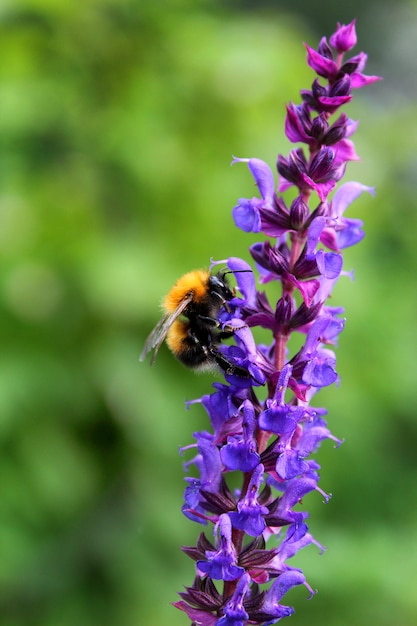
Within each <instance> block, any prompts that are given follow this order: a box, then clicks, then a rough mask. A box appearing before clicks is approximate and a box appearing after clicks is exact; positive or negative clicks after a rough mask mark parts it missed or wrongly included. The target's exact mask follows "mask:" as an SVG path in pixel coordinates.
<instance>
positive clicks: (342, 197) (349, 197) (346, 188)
mask: <svg viewBox="0 0 417 626" xmlns="http://www.w3.org/2000/svg"><path fill="white" fill-rule="evenodd" d="M364 191H367V192H368V193H370V194H371V195H375V190H374V188H373V187H367V186H366V185H362V184H361V183H357V182H353V181H352V182H350V183H345V184H344V185H341V186H340V187H339V188H338V190H337V191H336V192H335V194H334V196H333V198H332V203H331V209H332V216H333V217H341V216H342V215H343V213H344V212H345V210H346V209H347V207H348V206H349V205H350V204H351V203H352V202H353V201H354V200H356V198H357V197H358V196H360V195H361V193H363V192H364Z"/></svg>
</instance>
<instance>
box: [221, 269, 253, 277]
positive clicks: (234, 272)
mask: <svg viewBox="0 0 417 626" xmlns="http://www.w3.org/2000/svg"><path fill="white" fill-rule="evenodd" d="M252 271H253V270H227V272H223V274H224V276H226V274H239V273H240V272H252Z"/></svg>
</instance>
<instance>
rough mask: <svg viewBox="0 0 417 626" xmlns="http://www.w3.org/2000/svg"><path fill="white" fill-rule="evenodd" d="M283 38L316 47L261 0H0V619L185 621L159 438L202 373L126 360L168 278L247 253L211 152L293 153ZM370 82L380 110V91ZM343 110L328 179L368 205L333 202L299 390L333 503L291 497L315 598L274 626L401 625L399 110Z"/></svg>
mask: <svg viewBox="0 0 417 626" xmlns="http://www.w3.org/2000/svg"><path fill="white" fill-rule="evenodd" d="M340 19H342V18H340ZM321 34H322V33H320V35H321ZM303 40H309V41H310V42H312V44H313V45H314V44H315V43H316V40H317V36H316V35H313V34H312V32H311V31H309V30H308V29H307V27H306V26H305V24H304V25H303V23H302V22H301V21H299V20H297V18H296V16H295V15H294V14H291V13H289V12H283V11H282V10H281V11H278V10H275V12H273V11H271V12H269V13H268V12H261V11H260V12H254V13H252V14H250V15H249V14H244V13H239V12H238V10H237V7H236V8H234V9H232V8H231V7H229V9H228V10H226V9H225V8H224V6H221V3H219V4H218V5H217V4H215V3H213V4H212V3H205V2H202V1H201V2H193V3H189V2H186V1H185V0H183V1H180V0H178V1H177V2H162V1H161V2H155V3H153V2H139V1H137V2H135V1H133V0H131V1H129V0H121V1H120V0H104V1H103V2H100V1H99V0H87V1H85V2H83V3H71V2H52V1H49V2H48V1H47V0H43V1H41V0H37V1H36V0H32V1H29V0H26V1H24V0H20V1H18V2H5V3H3V5H2V8H1V9H0V55H1V58H2V63H1V65H0V86H1V89H0V262H1V272H0V299H1V300H0V315H1V325H0V332H1V333H2V350H1V355H0V443H1V454H0V475H1V487H0V555H1V558H0V589H1V592H0V615H1V616H2V617H1V623H2V625H3V626H39V625H42V626H57V625H58V624H59V626H67V625H68V626H70V625H71V626H72V625H73V624H75V623H78V624H82V625H83V626H84V625H87V624H88V625H91V626H94V625H97V626H98V625H100V626H105V625H107V624H109V625H110V624H112V625H113V624H119V625H120V626H141V625H142V624H147V625H149V626H154V625H155V626H159V625H160V624H165V623H169V624H170V625H171V626H175V625H176V624H178V625H180V624H185V623H186V620H185V618H184V616H183V615H181V614H180V613H179V612H178V611H176V610H175V609H174V608H172V607H170V606H169V603H170V602H172V601H174V600H175V599H176V592H177V591H178V590H180V589H181V588H182V585H185V584H190V583H191V582H192V578H193V564H192V563H191V561H188V560H187V559H186V557H185V556H183V555H182V554H181V553H180V551H179V546H180V545H181V544H190V543H193V542H194V541H195V539H196V533H197V531H196V528H194V526H193V525H192V524H191V523H190V522H187V521H186V520H185V519H183V517H182V516H181V513H180V506H181V502H182V491H183V486H184V483H183V473H182V467H181V463H182V462H181V459H180V457H179V456H178V452H177V449H178V446H180V445H185V444H187V443H189V442H190V441H191V433H192V432H193V431H194V430H197V429H203V428H207V424H206V420H205V415H204V412H203V410H202V409H201V407H198V406H195V407H192V408H191V409H190V411H188V412H186V411H185V409H184V399H185V398H187V399H191V398H194V397H198V396H200V395H201V394H202V393H204V392H209V390H210V385H211V382H212V377H210V376H209V375H204V376H201V377H196V376H194V374H193V373H189V372H187V371H186V370H185V369H183V368H182V367H181V366H180V365H178V364H177V363H176V362H174V360H173V359H172V358H171V357H170V355H168V354H167V351H166V350H165V349H162V350H161V353H160V356H159V357H158V362H157V364H156V365H155V366H154V367H153V368H149V367H148V365H147V364H140V365H139V364H138V362H137V357H138V354H139V352H140V350H141V347H142V342H143V340H144V337H145V336H146V333H147V332H148V331H149V330H150V329H151V327H152V326H153V324H154V323H155V322H156V321H157V319H158V316H159V312H158V303H159V300H160V298H161V296H162V295H163V294H164V293H165V291H167V290H168V289H169V287H170V286H171V284H172V282H173V281H174V280H175V279H176V278H177V277H178V276H179V275H181V274H182V273H184V272H185V271H187V270H190V269H193V268H195V267H200V266H202V267H204V266H207V265H208V264H209V260H210V257H213V258H216V259H219V258H220V259H221V258H225V257H227V256H230V255H236V256H242V257H245V258H249V256H248V253H247V247H248V245H249V244H250V243H252V242H253V241H254V239H253V238H252V239H251V237H248V236H247V235H244V234H243V233H240V232H237V231H236V229H235V228H234V226H233V222H232V219H231V208H232V207H233V205H234V203H235V201H236V199H237V197H239V196H249V195H251V194H252V193H254V190H253V189H252V181H251V178H250V176H249V174H248V172H247V170H246V168H245V167H244V166H238V165H236V166H234V167H233V168H232V169H231V168H230V167H229V163H230V160H231V158H232V153H234V154H236V155H238V156H242V157H246V156H258V157H260V158H263V159H265V160H267V161H268V162H269V163H271V164H273V163H274V161H275V159H276V154H277V152H278V151H280V152H283V153H286V152H288V150H289V146H288V144H287V142H286V140H285V137H284V135H283V131H282V128H283V120H284V112H285V110H284V104H285V103H286V102H288V101H289V100H291V99H294V100H297V99H298V91H299V89H300V88H301V87H304V86H308V85H309V82H310V81H311V73H310V72H309V71H308V68H306V67H305V59H304V57H305V53H304V50H303V47H302V44H301V42H302V41H303ZM361 45H362V46H363V47H364V48H366V47H367V41H366V38H364V37H363V36H362V41H361ZM376 72H378V73H383V69H380V68H378V69H377V70H376ZM384 89H386V90H387V91H386V92H384ZM372 90H373V93H374V97H375V98H376V97H378V98H379V99H380V101H381V100H382V101H383V98H384V93H388V92H389V88H387V87H384V86H378V85H376V86H373V87H370V88H369V89H368V91H369V92H372ZM368 97H372V96H368ZM387 100H388V98H387ZM353 106H354V107H356V108H353V109H352V110H351V111H348V114H349V115H351V116H352V117H359V118H360V119H361V125H360V127H359V131H358V142H357V149H358V151H359V153H360V154H361V156H362V158H363V162H362V163H361V164H359V165H357V164H354V165H353V166H352V168H351V169H350V170H349V174H350V176H349V177H350V178H352V179H355V178H357V179H359V180H360V181H361V182H363V183H365V184H368V185H375V186H376V187H377V197H376V199H371V198H365V199H362V198H361V200H360V201H359V202H358V203H357V205H354V206H353V207H352V210H351V212H350V215H351V216H353V215H355V216H359V217H363V218H364V220H365V224H366V230H367V233H368V235H367V238H366V239H365V241H364V243H363V244H361V246H359V247H358V248H357V249H355V250H352V253H351V254H349V255H348V260H347V269H349V268H350V267H351V266H353V267H355V272H356V280H355V282H354V283H350V281H349V280H348V279H347V278H346V279H345V281H344V282H342V284H341V285H340V286H339V288H338V290H337V292H336V294H335V296H334V302H335V304H342V305H346V314H347V317H348V324H347V327H346V329H345V332H344V333H343V335H342V338H341V342H340V344H341V345H340V347H339V351H338V358H339V368H338V369H339V371H340V373H341V376H342V385H341V387H340V390H339V391H337V390H334V389H332V390H331V391H329V392H328V393H327V392H323V393H322V396H321V398H320V403H321V404H323V405H326V406H328V407H329V409H330V415H329V424H330V426H331V428H332V430H333V431H334V433H335V434H336V435H337V436H338V437H345V438H346V443H345V444H344V446H342V447H341V448H340V450H338V451H334V450H333V449H332V448H331V446H329V445H328V446H324V447H323V450H321V451H320V452H319V455H318V459H319V462H320V463H321V464H322V466H323V480H322V484H323V488H324V489H326V490H329V491H333V492H334V494H335V495H334V499H333V501H331V502H330V504H329V505H327V506H323V505H322V503H321V502H320V500H319V498H318V497H317V494H316V496H309V503H308V504H309V506H308V508H309V510H311V512H312V530H313V532H314V533H315V535H316V536H317V539H318V540H319V541H321V542H323V543H325V544H326V545H327V546H328V547H329V550H328V553H327V554H326V555H325V556H323V557H318V556H317V554H316V552H315V551H314V549H312V548H309V549H307V550H306V551H305V552H304V553H301V554H300V555H299V557H297V558H298V559H299V565H300V566H302V567H303V568H304V565H306V573H307V576H308V579H309V582H310V583H311V584H312V586H313V587H319V589H320V593H319V595H318V596H317V597H315V598H314V599H313V600H312V601H311V602H310V603H306V602H305V599H304V596H303V594H302V593H299V596H298V601H297V602H296V609H297V613H296V615H295V616H294V617H293V618H292V621H291V623H292V624H293V625H294V626H295V625H296V624H300V625H301V624H311V623H327V624H332V625H334V626H336V625H337V624H342V623H343V624H345V623H352V624H356V625H358V626H365V625H368V624H371V623H378V624H380V626H385V625H388V624H391V623H392V617H391V616H392V615H395V616H396V618H395V619H396V621H397V622H398V623H401V624H402V626H411V625H412V624H414V623H415V622H416V618H417V607H416V605H415V601H413V598H414V591H413V590H412V587H411V585H412V582H411V581H412V579H413V573H414V571H415V569H416V566H417V563H416V561H415V555H414V561H413V556H412V553H411V550H409V549H408V545H409V543H411V544H412V545H413V544H414V542H415V537H413V533H414V534H415V530H413V529H415V527H416V522H417V515H416V508H415V498H414V497H413V495H412V494H414V492H415V488H414V485H415V481H416V478H417V468H416V464H415V452H414V451H415V440H416V423H415V419H414V418H415V411H414V403H413V400H412V398H413V396H414V393H413V392H414V387H415V367H414V359H415V345H416V336H415V305H416V302H415V297H416V296H415V294H416V290H415V285H414V287H413V283H414V281H415V274H416V270H417V268H416V260H415V232H416V226H417V225H416V211H415V209H416V202H415V177H414V176H413V172H412V170H413V169H414V168H415V155H414V152H415V143H416V142H415V137H414V135H415V123H414V120H415V106H408V105H406V104H404V106H403V109H402V110H401V111H399V110H398V108H396V110H395V113H394V112H393V111H392V110H391V109H389V108H383V107H382V106H379V108H378V107H375V101H374V102H373V101H372V100H366V101H364V100H361V99H360V98H359V99H358V101H357V102H356V103H355V104H354V105H353ZM397 119H398V120H401V126H400V124H399V123H397V122H396V120H397ZM381 129H383V132H381ZM363 407H365V410H364V408H363ZM347 467H349V468H350V469H349V471H348V472H347V471H346V468H347ZM352 468H354V469H353V470H352ZM304 559H305V561H304ZM407 574H408V575H409V576H408V577H407ZM400 581H401V585H400ZM407 581H409V582H407ZM297 593H298V592H297Z"/></svg>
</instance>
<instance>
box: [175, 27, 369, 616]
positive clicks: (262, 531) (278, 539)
mask: <svg viewBox="0 0 417 626" xmlns="http://www.w3.org/2000/svg"><path fill="white" fill-rule="evenodd" d="M355 44H356V32H355V22H354V21H353V22H352V23H351V24H348V25H340V24H338V26H337V30H336V32H335V33H334V34H333V35H331V37H330V39H329V42H327V40H326V38H323V39H322V40H321V41H320V44H319V46H318V48H317V50H314V49H313V48H311V47H310V46H307V45H306V50H307V63H308V64H309V65H310V67H311V68H312V69H313V70H314V71H315V72H316V74H317V78H315V79H314V81H313V84H312V87H311V90H302V91H301V92H300V93H301V103H300V104H294V103H292V102H291V103H289V104H288V105H287V115H286V120H285V129H284V130H285V134H286V136H287V138H288V139H289V140H290V141H291V142H293V143H296V144H303V145H304V147H300V146H297V147H295V149H294V150H292V151H291V152H290V153H289V155H288V156H283V155H279V156H278V159H277V170H278V175H279V176H278V181H277V182H276V177H275V175H274V173H273V171H272V170H271V168H270V167H269V166H268V165H267V164H266V163H265V162H264V161H262V160H260V159H257V158H236V157H235V158H234V159H233V163H235V164H236V163H245V164H247V166H248V168H249V171H250V173H251V174H252V176H253V178H254V180H255V183H256V186H257V188H258V191H259V195H258V196H257V197H254V198H241V199H240V200H239V201H238V203H237V205H236V206H235V207H234V209H233V218H234V221H235V224H236V226H237V227H238V228H240V229H242V230H243V231H245V232H255V233H262V234H263V235H265V236H266V237H268V238H269V239H263V240H261V241H259V243H255V244H254V245H252V246H251V247H250V253H251V255H252V257H253V260H254V262H255V264H256V268H257V270H258V272H259V275H260V278H259V280H260V283H261V284H265V283H268V282H271V281H275V282H278V283H280V284H281V294H280V297H279V299H278V301H277V302H276V303H270V301H269V299H268V297H267V296H266V294H265V293H264V292H263V291H259V290H258V289H257V287H256V281H255V274H254V272H253V268H252V267H251V266H250V265H249V264H248V263H247V262H246V261H243V260H241V259H238V258H236V257H231V258H229V259H228V260H227V261H226V262H223V263H226V264H227V266H228V268H229V270H230V271H231V272H234V273H235V274H234V275H235V279H236V282H237V286H238V293H239V295H237V296H236V297H234V298H233V300H232V301H231V302H230V303H229V304H230V306H228V307H227V311H226V310H224V311H223V312H222V315H221V322H222V323H224V324H228V325H229V326H232V327H233V328H234V329H235V332H234V342H233V343H232V344H222V346H221V348H220V349H221V350H222V351H223V353H224V354H225V356H226V357H227V359H228V361H229V362H231V363H236V364H237V365H238V366H239V369H238V370H237V371H238V372H239V373H240V372H242V371H243V370H242V368H244V370H246V371H247V372H248V375H247V377H244V376H240V375H236V373H233V372H232V373H231V374H230V373H229V374H225V379H226V381H225V382H224V383H219V382H216V383H214V385H213V387H214V390H213V392H212V393H211V394H208V395H205V396H203V397H202V398H200V399H199V400H196V401H194V402H193V403H190V404H189V405H188V406H189V407H190V406H191V405H194V404H195V403H196V402H198V403H201V404H202V406H203V407H204V409H205V411H206V412H207V414H208V417H209V420H210V426H211V431H203V432H196V433H194V438H195V440H196V443H195V444H194V448H195V452H196V453H195V456H194V457H193V458H192V459H191V460H190V461H189V462H188V463H187V464H186V469H187V471H188V470H193V471H195V470H196V471H197V474H198V477H196V478H195V477H187V487H186V490H185V499H184V500H185V501H184V506H183V512H184V514H185V515H186V516H187V517H188V518H189V519H191V520H193V521H195V522H198V523H200V524H204V525H206V528H207V529H208V536H207V535H206V534H205V533H204V532H203V533H201V535H200V538H199V540H198V543H197V545H196V546H195V547H192V546H188V547H184V548H183V550H184V552H185V553H186V554H187V555H188V556H189V557H190V558H192V559H193V560H194V561H195V562H196V577H195V580H194V583H193V584H192V585H191V586H190V587H186V588H185V591H183V592H181V593H180V596H181V600H180V601H178V602H175V603H174V605H175V606H176V607H177V608H178V609H180V610H181V611H183V612H185V613H186V615H187V616H188V618H189V619H190V620H191V623H192V625H193V626H196V625H197V624H198V625H201V626H244V625H246V624H263V625H267V624H274V623H276V622H278V621H280V620H281V619H282V618H284V617H287V616H289V615H291V614H292V613H293V611H294V609H293V608H292V607H289V606H285V605H283V604H281V599H282V598H283V596H284V595H285V594H286V592H287V591H288V590H290V589H291V588H293V587H294V586H296V585H304V586H305V587H306V588H307V590H308V594H309V596H310V597H311V596H312V595H313V593H314V592H313V590H312V589H311V587H310V586H309V584H308V583H307V581H306V579H305V577H304V574H303V573H302V572H301V571H300V570H299V569H297V568H294V567H291V565H289V564H288V561H289V559H290V558H291V557H292V556H294V554H296V553H297V552H298V551H299V550H300V549H301V548H303V547H305V546H306V545H309V544H311V543H313V544H315V545H316V546H317V547H318V548H319V550H320V551H322V550H323V548H322V546H321V545H320V544H318V543H317V541H316V540H315V539H314V538H313V537H312V535H311V534H310V533H309V530H308V526H307V524H306V519H307V517H308V513H307V512H305V511H303V510H300V509H299V507H297V505H298V504H299V503H300V502H301V500H302V498H303V497H304V496H305V495H306V494H307V493H310V492H314V491H315V492H318V493H319V494H320V497H321V498H323V499H324V500H325V501H327V500H328V499H329V497H330V495H328V494H326V493H324V492H323V491H322V490H321V489H320V488H319V486H318V480H319V473H318V471H319V469H320V466H319V464H318V463H317V461H316V460H315V459H313V458H311V455H312V454H314V453H315V452H316V450H317V448H318V447H319V446H320V444H321V442H322V441H324V440H327V439H329V440H332V441H333V442H334V443H335V444H336V446H338V445H340V443H341V441H340V440H339V439H337V438H336V437H335V436H334V435H332V434H331V432H330V430H329V429H328V427H327V424H326V421H325V419H324V416H325V415H326V410H325V409H324V408H321V407H316V406H313V405H312V404H311V402H312V400H313V399H314V397H315V395H316V393H318V392H319V391H320V389H321V388H322V387H326V386H329V385H333V384H334V383H335V382H337V381H338V374H337V368H336V356H335V353H334V350H333V348H334V347H335V346H336V344H337V337H338V335H339V333H340V332H341V331H342V330H343V327H344V323H345V320H344V318H343V308H341V307H339V306H335V305H334V304H333V305H332V306H329V305H328V304H326V301H327V298H328V297H329V295H330V293H331V290H332V288H333V285H334V284H335V282H336V281H337V280H338V279H339V277H340V276H342V275H343V274H344V273H345V272H343V256H342V251H343V250H344V248H346V247H348V246H352V245H354V244H356V243H358V242H359V241H361V239H362V238H363V236H364V233H363V229H362V222H361V221H360V220H359V219H356V218H350V217H345V215H344V213H345V210H346V209H348V208H349V207H350V204H351V203H352V202H353V201H354V200H355V199H357V198H358V197H359V196H360V195H361V194H362V193H363V192H364V191H366V192H369V193H371V194H372V193H373V189H372V188H370V187H366V186H365V185H362V184H360V183H357V182H347V183H345V184H342V185H340V184H339V181H340V180H341V179H342V177H343V175H344V174H345V170H346V166H347V163H348V162H349V161H351V160H357V159H358V156H357V154H356V152H355V148H354V144H353V142H352V140H351V137H352V135H353V133H354V132H355V130H356V128H357V122H355V121H353V120H350V119H349V118H348V117H347V115H346V114H345V113H344V112H340V111H339V109H340V108H341V107H342V106H344V105H346V104H348V103H349V102H350V100H351V99H352V90H353V89H355V88H360V87H363V86H365V85H369V84H370V83H372V82H374V81H376V80H379V77H377V76H367V75H365V74H364V73H363V70H364V67H365V63H366V55H365V54H364V53H363V52H360V53H359V54H357V55H356V56H354V57H351V58H348V59H345V58H344V57H345V53H347V52H349V51H350V50H351V49H352V48H353V47H354V46H355ZM333 116H335V118H333ZM289 187H293V188H294V187H295V189H296V193H297V195H296V198H295V199H294V200H292V202H291V204H290V205H289V206H288V205H287V203H286V201H285V200H284V197H283V195H282V193H283V192H285V190H286V189H288V188H289ZM249 270H250V271H249ZM255 327H262V328H264V329H267V330H269V331H270V332H271V335H272V339H271V343H270V344H269V345H265V344H262V345H257V344H256V343H255V340H254V338H253V335H252V329H253V328H255ZM293 332H298V333H301V334H303V335H304V336H305V341H304V345H303V346H302V347H301V348H300V349H299V350H298V352H296V353H295V354H291V353H290V352H289V349H288V339H289V337H290V335H291V334H292V333H293ZM260 390H262V393H260ZM264 390H266V391H264ZM265 395H267V397H266V399H265V400H262V399H261V397H264V396H265ZM191 447H193V446H191ZM184 450H185V449H184ZM232 472H233V473H234V476H236V473H240V476H241V478H240V486H239V488H238V489H235V488H234V489H232V487H231V486H229V484H228V482H229V481H228V479H229V477H230V475H231V473H232ZM234 484H236V481H235V482H234ZM210 529H212V530H213V533H212V534H213V540H211V539H210V538H209V537H210V534H211V532H210ZM267 539H268V540H269V544H270V546H269V547H268V548H267V546H266V541H267Z"/></svg>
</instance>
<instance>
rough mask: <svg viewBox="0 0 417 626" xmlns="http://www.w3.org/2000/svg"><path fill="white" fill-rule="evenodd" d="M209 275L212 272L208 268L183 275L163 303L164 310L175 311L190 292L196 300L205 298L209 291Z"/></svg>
mask: <svg viewBox="0 0 417 626" xmlns="http://www.w3.org/2000/svg"><path fill="white" fill-rule="evenodd" d="M209 276H210V272H209V271H208V270H194V271H193V272H188V274H184V276H181V278H179V279H178V280H177V282H176V283H175V285H174V286H173V288H172V289H171V291H170V292H169V293H168V294H167V295H166V296H165V298H164V301H163V303H162V306H163V308H164V310H165V311H166V312H167V313H173V312H174V311H175V310H176V309H177V307H178V306H179V305H180V304H181V302H182V301H183V300H184V298H186V297H187V296H188V295H189V294H190V293H192V294H193V298H195V299H196V300H200V299H201V298H204V296H205V295H206V292H207V281H208V279H209Z"/></svg>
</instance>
